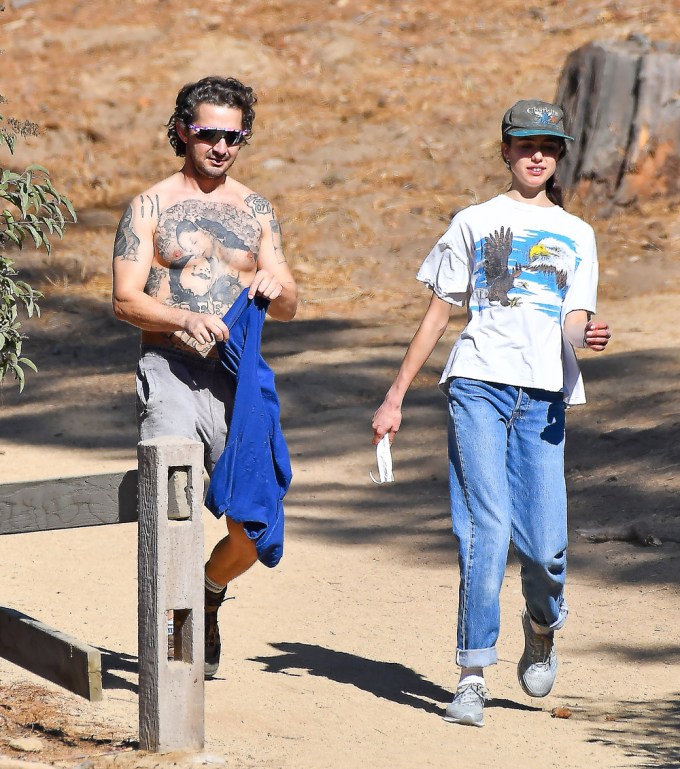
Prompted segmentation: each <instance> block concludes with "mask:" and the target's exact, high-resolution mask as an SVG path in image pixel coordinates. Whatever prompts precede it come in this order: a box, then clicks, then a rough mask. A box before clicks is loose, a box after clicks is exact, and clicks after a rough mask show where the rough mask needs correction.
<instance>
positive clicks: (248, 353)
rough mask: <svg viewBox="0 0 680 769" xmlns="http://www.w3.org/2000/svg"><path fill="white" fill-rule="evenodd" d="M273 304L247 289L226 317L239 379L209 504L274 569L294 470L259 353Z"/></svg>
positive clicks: (226, 359) (229, 351)
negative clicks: (241, 529) (285, 499)
mask: <svg viewBox="0 0 680 769" xmlns="http://www.w3.org/2000/svg"><path fill="white" fill-rule="evenodd" d="M268 305H269V303H268V302H267V301H266V300H263V299H261V298H259V297H255V299H248V289H247V288H246V289H244V290H243V291H242V292H241V294H240V296H239V297H238V299H237V300H236V301H235V302H234V304H233V305H232V306H231V307H230V308H229V312H227V314H226V315H225V316H224V322H225V323H226V325H227V326H228V328H229V339H228V340H227V341H226V342H218V343H217V349H218V352H219V356H220V360H221V361H222V364H223V365H224V366H225V367H226V368H227V370H228V371H230V372H231V373H232V374H234V376H235V377H236V390H235V393H234V410H233V414H232V418H231V423H230V425H229V434H228V436H227V444H226V446H225V449H224V452H223V453H222V456H221V457H220V458H219V459H218V461H217V464H216V465H215V469H214V471H213V474H212V477H211V479H210V485H209V487H208V493H207V495H206V500H205V503H206V505H207V507H208V509H209V510H210V511H211V512H212V513H213V514H214V515H215V516H216V517H217V518H219V517H221V516H222V515H227V516H229V518H232V519H233V520H234V521H238V522H240V523H242V524H243V526H244V528H245V531H246V534H247V535H248V536H249V537H250V538H251V539H252V540H253V541H254V542H255V546H256V548H257V557H258V559H259V560H260V561H261V562H262V563H263V564H264V565H265V566H269V567H272V566H276V564H277V563H278V562H279V561H280V560H281V556H282V555H283V497H284V496H285V494H286V492H287V491H288V487H289V486H290V481H291V478H292V472H291V468H290V458H289V455H288V447H287V446H286V442H285V440H284V437H283V433H282V432H281V426H280V424H279V415H280V407H279V399H278V396H277V395H276V390H275V389H274V372H273V371H272V370H271V369H270V368H269V366H268V365H267V364H266V363H265V361H264V359H263V358H262V356H261V355H260V342H261V338H262V326H263V325H264V318H265V314H266V312H267V307H268Z"/></svg>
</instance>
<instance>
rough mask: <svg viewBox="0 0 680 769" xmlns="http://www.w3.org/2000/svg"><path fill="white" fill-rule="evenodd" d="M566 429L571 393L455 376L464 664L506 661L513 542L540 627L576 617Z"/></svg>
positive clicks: (453, 434)
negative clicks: (500, 645)
mask: <svg viewBox="0 0 680 769" xmlns="http://www.w3.org/2000/svg"><path fill="white" fill-rule="evenodd" d="M564 423H565V406H564V402H563V400H562V394H561V393H555V392H547V391H545V390H536V389H531V388H523V387H515V386H512V385H504V384H496V383H492V382H482V381H479V380H474V379H465V378H462V377H456V378H454V379H452V380H451V384H450V387H449V486H450V493H451V519H452V523H453V533H454V534H455V536H456V538H457V539H458V542H459V545H460V549H459V556H458V563H459V566H460V589H459V602H458V636H457V646H458V648H457V651H456V662H457V663H458V664H459V665H460V666H461V667H474V666H480V667H485V666H486V665H492V664H494V663H495V662H496V661H497V659H498V656H497V653H496V641H497V639H498V633H499V630H500V600H499V598H500V590H501V585H502V583H503V576H504V574H505V567H506V563H507V557H508V547H509V545H510V542H511V541H512V542H513V544H514V547H515V551H516V553H517V556H518V558H519V561H520V564H521V579H522V592H523V594H524V598H525V601H526V606H527V609H528V611H529V614H530V615H531V617H532V619H533V620H534V622H536V624H537V625H539V626H541V627H543V628H546V629H552V630H557V629H559V628H560V627H562V625H563V624H564V622H565V620H566V617H567V611H568V609H567V604H566V601H565V600H564V595H563V593H564V579H565V575H566V566H567V559H566V548H567V498H566V488H565V481H564Z"/></svg>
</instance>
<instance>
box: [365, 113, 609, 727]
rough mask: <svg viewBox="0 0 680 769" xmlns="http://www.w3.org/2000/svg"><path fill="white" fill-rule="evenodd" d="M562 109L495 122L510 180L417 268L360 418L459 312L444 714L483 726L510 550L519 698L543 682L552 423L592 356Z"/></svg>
mask: <svg viewBox="0 0 680 769" xmlns="http://www.w3.org/2000/svg"><path fill="white" fill-rule="evenodd" d="M563 119H564V116H563V113H562V110H561V109H560V108H559V107H558V106H557V105H554V104H549V103H546V102H541V101H535V100H528V101H520V102H518V103H517V104H515V105H514V106H513V107H511V108H510V109H509V110H508V111H507V112H506V113H505V115H504V117H503V123H502V144H501V151H502V155H503V159H504V161H505V164H506V165H507V167H508V169H509V170H510V173H511V183H510V188H509V190H508V191H507V192H506V193H504V194H502V195H498V196H497V197H494V198H492V199H491V200H488V201H486V202H485V203H481V204H479V205H473V206H470V207H469V208H466V209H465V210H463V211H461V212H459V213H458V214H457V215H456V216H455V217H454V218H453V220H452V222H451V224H450V226H449V228H448V230H447V231H446V232H445V233H444V235H443V236H442V237H441V238H440V240H439V241H438V242H437V243H436V245H435V246H434V248H433V249H432V251H431V252H430V254H429V255H428V256H427V258H426V259H425V261H424V262H423V264H422V266H421V268H420V270H419V272H418V275H417V278H418V280H420V281H422V282H423V283H425V284H426V285H427V286H428V287H429V288H430V289H432V298H431V300H430V304H429V307H428V309H427V311H426V313H425V316H424V317H423V320H422V322H421V324H420V326H419V328H418V331H417V332H416V334H415V336H414V337H413V340H412V341H411V344H410V345H409V347H408V350H407V352H406V355H405V357H404V360H403V362H402V364H401V367H400V369H399V372H398V374H397V377H396V379H395V380H394V383H393V384H392V386H391V387H390V389H389V391H388V392H387V395H386V396H385V400H384V402H383V403H382V405H381V406H380V408H379V409H378V410H377V411H376V413H375V416H374V418H373V432H374V441H373V442H374V443H375V444H377V443H378V442H379V441H380V440H381V439H382V438H383V436H384V435H386V434H387V435H389V440H390V442H391V441H392V440H393V438H394V436H395V434H396V433H397V431H398V430H399V426H400V424H401V418H402V417H401V406H402V401H403V399H404V396H405V394H406V391H407V389H408V388H409V386H410V384H411V382H412V381H413V379H414V378H415V376H416V374H417V373H418V371H419V370H420V368H421V367H422V366H423V364H424V363H425V361H426V360H427V359H428V357H429V356H430V354H431V352H432V350H433V349H434V347H435V345H436V343H437V342H438V340H439V339H440V337H441V336H442V334H443V333H444V331H445V329H446V326H447V323H448V320H449V316H450V312H451V307H452V306H453V305H455V306H460V307H463V306H465V307H466V308H467V313H468V323H467V325H466V326H465V328H464V329H463V332H462V333H461V335H460V337H459V338H458V340H457V341H456V343H455V344H454V346H453V349H452V351H451V355H450V356H449V360H448V362H447V364H446V367H445V369H444V372H443V375H442V378H441V382H440V387H441V388H442V389H443V390H444V392H445V393H446V394H447V396H448V403H449V439H448V444H449V446H448V448H449V484H450V495H451V517H452V523H453V532H454V534H455V536H456V538H457V540H458V544H459V558H458V561H459V567H460V589H459V604H458V633H457V651H456V662H457V664H458V665H459V666H460V668H461V676H460V681H459V683H458V687H457V690H456V695H455V697H454V699H453V702H452V703H451V704H450V705H449V706H448V707H447V709H446V715H445V718H446V720H448V721H451V722H454V723H460V724H471V725H475V726H482V725H483V723H484V703H485V701H486V700H488V699H489V692H488V691H487V689H486V686H485V682H484V668H485V667H486V666H487V665H492V664H494V663H495V662H496V661H497V653H496V640H497V638H498V634H499V627H500V605H499V595H500V589H501V585H502V581H503V576H504V573H505V567H506V561H507V553H508V546H509V544H510V541H512V542H513V544H514V547H515V551H516V552H517V555H518V558H519V560H520V563H521V578H522V590H523V595H524V598H525V602H526V608H525V610H524V612H523V616H522V626H523V629H524V637H525V649H524V653H523V654H522V657H521V659H520V661H519V664H518V668H517V673H518V677H519V682H520V684H521V686H522V688H523V689H524V691H525V692H526V693H527V694H529V695H530V696H532V697H544V696H545V695H547V694H548V693H549V692H550V690H551V688H552V685H553V682H554V680H555V675H556V672H557V657H556V655H555V650H554V647H553V636H554V632H555V631H556V630H559V628H561V627H562V625H563V624H564V622H565V620H566V617H567V611H568V609H567V603H566V601H565V598H564V580H565V572H566V547H567V505H566V490H565V481H564V422H565V408H566V405H568V404H576V403H583V402H584V401H585V398H584V394H583V386H582V382H581V377H580V374H579V371H578V364H577V362H576V356H575V353H574V349H573V348H574V347H584V348H590V349H591V350H596V351H601V350H604V348H605V347H606V346H607V343H608V341H609V338H610V336H611V334H610V331H609V327H608V325H607V324H606V323H602V322H594V321H593V320H591V316H592V315H593V313H594V312H595V302H596V292H597V277H598V272H597V253H596V247H595V238H594V234H593V230H592V228H591V227H590V226H589V225H588V224H586V223H585V222H583V221H581V220H580V219H578V218H577V217H575V216H573V215H571V214H568V213H567V212H566V211H564V209H563V208H561V206H560V205H559V204H560V202H561V201H560V197H559V190H558V188H557V187H556V186H555V170H556V166H557V161H558V160H559V158H560V157H561V156H562V155H563V154H564V151H565V149H566V142H567V141H572V139H571V137H570V136H567V134H566V133H565V132H564V126H563Z"/></svg>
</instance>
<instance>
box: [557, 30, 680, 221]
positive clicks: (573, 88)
mask: <svg viewBox="0 0 680 769" xmlns="http://www.w3.org/2000/svg"><path fill="white" fill-rule="evenodd" d="M555 101H556V102H557V103H558V104H561V105H562V107H563V108H564V111H565V123H566V128H567V133H569V134H570V135H571V136H573V137H574V139H575V141H574V142H573V145H572V143H571V142H568V144H569V145H571V146H570V147H569V151H568V153H567V155H566V156H565V157H564V158H563V159H562V161H561V162H560V171H559V181H560V184H561V185H562V187H563V188H564V189H565V190H571V191H575V192H577V193H578V194H579V195H580V197H582V198H583V199H585V200H588V201H591V202H594V203H596V204H597V205H598V206H599V209H600V210H599V212H598V213H599V214H600V215H602V216H608V215H611V214H612V213H613V211H614V210H615V209H616V207H617V206H628V205H631V204H633V203H635V202H636V201H639V200H644V199H649V198H652V197H656V196H659V195H666V196H676V195H680V45H671V44H668V43H658V42H657V43H653V42H651V41H649V40H648V39H646V38H645V37H643V36H639V35H632V36H631V37H630V38H629V39H628V40H626V41H621V42H593V43H588V44H587V45H585V46H583V47H581V48H578V49H577V50H575V51H573V52H572V53H571V54H570V55H569V57H568V58H567V61H566V62H565V65H564V68H563V70H562V74H561V75H560V79H559V83H558V88H557V96H556V98H555Z"/></svg>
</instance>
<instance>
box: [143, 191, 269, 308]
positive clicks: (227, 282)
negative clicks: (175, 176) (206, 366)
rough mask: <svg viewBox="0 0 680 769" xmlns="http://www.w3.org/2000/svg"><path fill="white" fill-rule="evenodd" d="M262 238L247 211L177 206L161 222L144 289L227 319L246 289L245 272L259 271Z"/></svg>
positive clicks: (218, 205) (175, 303)
mask: <svg viewBox="0 0 680 769" xmlns="http://www.w3.org/2000/svg"><path fill="white" fill-rule="evenodd" d="M261 236H262V229H261V227H260V224H259V222H258V221H257V220H256V219H255V218H254V217H253V216H252V215H251V214H249V213H248V212H247V211H243V210H240V209H238V208H235V207H234V206H230V205H227V204H223V203H205V202H201V201H197V200H183V201H181V202H180V203H176V204H175V205H174V206H171V207H170V208H168V209H166V210H165V211H164V212H163V213H162V215H161V217H160V219H159V222H158V227H157V230H156V234H155V247H156V258H157V261H158V265H157V266H155V267H154V269H153V270H152V272H151V274H150V275H149V281H148V282H147V287H146V289H145V290H146V292H147V293H148V294H150V295H152V296H156V297H157V298H159V299H160V300H161V301H164V302H166V303H167V304H170V305H173V306H176V307H182V308H184V309H188V310H191V311H193V312H205V313H212V314H215V315H223V314H224V313H225V312H226V311H227V310H228V309H229V307H231V305H232V304H233V303H234V301H235V299H236V297H237V296H238V295H239V293H240V292H241V290H242V288H243V284H242V282H241V275H242V273H248V274H250V273H253V272H254V270H255V264H256V260H257V253H258V250H259V246H260V238H261ZM155 271H156V272H157V274H153V273H154V272H155ZM154 291H155V292H156V293H155V294H154V293H153V292H154Z"/></svg>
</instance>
